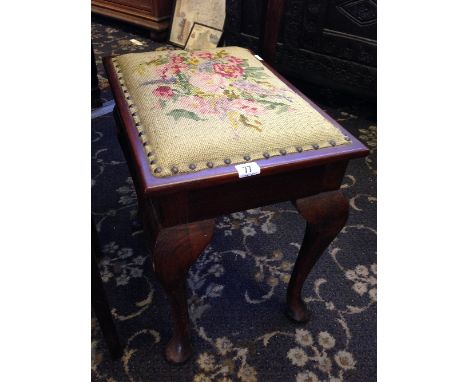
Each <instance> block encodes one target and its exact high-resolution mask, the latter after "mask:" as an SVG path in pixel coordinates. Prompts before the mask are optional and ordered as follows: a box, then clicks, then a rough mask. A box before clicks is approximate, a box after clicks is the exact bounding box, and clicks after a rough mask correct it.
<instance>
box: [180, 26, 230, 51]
mask: <svg viewBox="0 0 468 382" xmlns="http://www.w3.org/2000/svg"><path fill="white" fill-rule="evenodd" d="M222 35H223V31H222V30H221V29H216V28H213V27H210V26H208V25H205V24H201V23H197V22H194V23H193V25H192V29H191V30H190V34H189V37H188V38H187V41H186V43H185V46H184V49H185V50H189V51H192V50H204V49H214V48H216V47H217V46H218V44H219V41H220V40H221V37H222Z"/></svg>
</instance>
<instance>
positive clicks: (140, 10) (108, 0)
mask: <svg viewBox="0 0 468 382" xmlns="http://www.w3.org/2000/svg"><path fill="white" fill-rule="evenodd" d="M91 11H92V12H94V13H97V14H99V15H103V16H108V17H112V18H115V19H118V20H121V21H125V22H128V23H131V24H135V25H139V26H141V27H143V28H146V29H149V30H150V32H151V37H152V38H153V39H155V40H158V41H162V40H163V39H164V38H165V37H166V35H167V31H168V28H169V24H170V17H171V13H172V0H92V1H91Z"/></svg>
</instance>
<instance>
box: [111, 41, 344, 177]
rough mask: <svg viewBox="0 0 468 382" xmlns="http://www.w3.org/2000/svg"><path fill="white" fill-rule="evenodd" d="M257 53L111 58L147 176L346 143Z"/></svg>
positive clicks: (238, 50) (239, 51)
mask: <svg viewBox="0 0 468 382" xmlns="http://www.w3.org/2000/svg"><path fill="white" fill-rule="evenodd" d="M257 57H258V56H254V55H253V54H252V53H251V52H250V51H249V50H247V49H244V48H239V47H224V48H217V49H213V50H209V51H193V52H187V51H184V50H173V51H153V52H146V53H131V54H125V55H122V56H118V57H114V58H113V59H112V63H113V66H114V69H115V71H116V73H117V76H118V79H119V83H120V86H121V88H122V91H123V93H124V94H125V98H126V101H127V103H128V107H129V108H130V111H131V115H132V118H133V120H134V123H135V127H136V129H138V135H139V136H140V138H141V142H142V145H144V147H145V151H146V154H147V157H148V163H149V166H150V168H151V171H152V173H153V175H154V176H156V177H167V176H171V175H174V174H182V173H188V172H196V171H200V170H205V169H208V168H215V167H219V166H227V165H233V164H237V163H244V162H250V161H255V160H259V159H268V158H271V157H274V156H280V155H283V156H284V155H289V154H292V153H298V152H302V151H307V150H320V149H323V148H327V147H330V146H339V145H345V144H349V143H350V142H349V138H348V137H347V136H345V135H344V134H343V133H342V132H341V131H340V130H339V129H338V128H337V127H335V126H334V125H333V124H332V123H331V122H330V121H329V120H328V119H327V118H325V117H324V116H323V115H322V114H321V112H320V111H318V110H317V109H316V108H314V107H313V106H312V105H311V104H309V103H308V102H307V101H306V100H305V99H303V98H302V97H301V96H300V95H298V94H297V93H296V92H295V91H294V90H292V89H291V88H290V87H288V86H287V85H286V84H285V83H284V82H283V81H282V80H281V79H280V78H279V77H277V76H276V75H275V74H273V72H272V71H270V70H269V68H268V67H267V66H266V65H264V64H263V62H262V60H261V59H259V58H257Z"/></svg>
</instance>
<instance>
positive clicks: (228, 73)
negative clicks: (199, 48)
mask: <svg viewBox="0 0 468 382" xmlns="http://www.w3.org/2000/svg"><path fill="white" fill-rule="evenodd" d="M213 70H214V71H215V72H216V73H218V74H221V75H222V76H223V77H225V78H236V77H240V76H241V75H243V74H244V69H243V68H242V67H240V66H236V65H226V64H213Z"/></svg>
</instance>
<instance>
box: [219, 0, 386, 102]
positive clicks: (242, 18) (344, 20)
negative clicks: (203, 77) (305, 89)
mask: <svg viewBox="0 0 468 382" xmlns="http://www.w3.org/2000/svg"><path fill="white" fill-rule="evenodd" d="M226 4H227V13H228V17H227V19H226V27H225V32H226V33H225V40H226V43H227V44H229V45H241V46H246V47H249V48H251V49H253V50H254V51H257V52H258V51H259V38H260V37H261V33H262V31H261V26H262V25H263V20H262V17H263V15H264V9H265V4H266V3H265V1H264V0H254V1H252V0H227V3H226ZM376 40H377V1H376V0H286V4H285V9H284V14H283V17H282V26H281V30H280V35H279V38H278V43H277V54H276V60H275V62H274V63H273V64H274V65H275V66H276V67H277V69H278V70H279V71H281V72H283V73H284V74H286V75H290V76H293V77H298V78H299V79H304V80H307V81H310V82H314V83H318V84H321V85H325V86H330V87H333V88H337V89H344V90H347V91H351V92H355V93H359V94H365V95H368V96H372V97H373V96H375V93H376V83H377V74H376V66H377V41H376Z"/></svg>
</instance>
